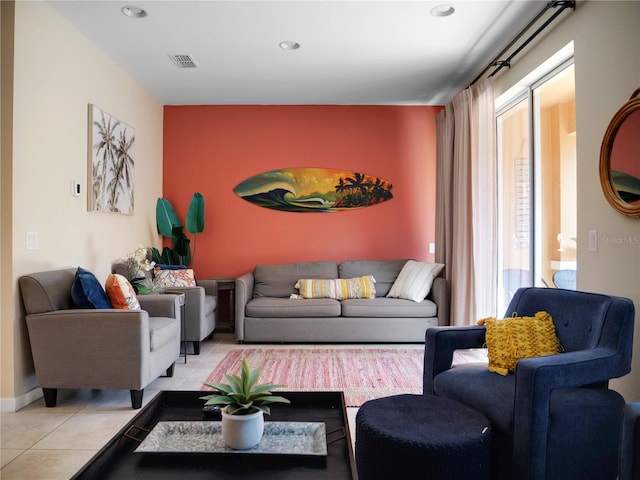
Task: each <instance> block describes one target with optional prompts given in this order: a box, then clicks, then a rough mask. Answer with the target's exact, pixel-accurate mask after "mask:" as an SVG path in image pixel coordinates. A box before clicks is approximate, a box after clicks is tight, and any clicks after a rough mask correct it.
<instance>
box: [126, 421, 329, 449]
mask: <svg viewBox="0 0 640 480" xmlns="http://www.w3.org/2000/svg"><path fill="white" fill-rule="evenodd" d="M135 453H215V454H252V455H255V454H266V455H307V456H325V457H326V456H327V435H326V428H325V424H324V423H321V422H265V423H264V435H263V436H262V440H260V443H259V444H258V445H257V446H255V447H253V448H251V449H249V450H233V449H232V448H229V447H228V446H227V445H226V444H225V443H224V440H223V439H222V427H221V422H158V424H157V425H156V426H155V427H154V428H153V430H151V432H150V433H149V435H147V437H146V438H145V439H144V440H143V441H142V443H141V444H140V445H139V446H138V448H136V450H135Z"/></svg>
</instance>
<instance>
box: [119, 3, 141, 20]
mask: <svg viewBox="0 0 640 480" xmlns="http://www.w3.org/2000/svg"><path fill="white" fill-rule="evenodd" d="M120 11H121V12H122V13H123V14H124V15H126V16H127V17H131V18H142V17H146V16H147V12H146V11H145V10H143V9H142V8H140V7H136V6H135V5H127V6H126V7H122V8H121V9H120Z"/></svg>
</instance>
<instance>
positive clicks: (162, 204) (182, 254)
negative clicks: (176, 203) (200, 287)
mask: <svg viewBox="0 0 640 480" xmlns="http://www.w3.org/2000/svg"><path fill="white" fill-rule="evenodd" d="M185 223H186V229H187V232H189V233H191V234H192V235H193V256H192V254H191V240H189V238H187V236H186V235H185V233H184V229H185V227H183V226H182V223H180V219H179V218H178V215H177V214H176V212H175V210H174V209H173V206H172V205H171V202H169V200H167V199H166V198H158V200H157V202H156V226H157V228H158V232H159V233H160V234H161V235H162V236H164V237H167V238H170V239H171V244H172V246H173V248H169V247H164V248H163V249H162V253H160V251H159V250H158V249H156V248H152V249H151V253H152V259H153V261H154V262H156V263H161V264H166V265H185V266H188V265H190V264H191V263H192V261H193V258H195V256H196V239H197V238H198V233H202V232H203V231H204V197H203V196H202V194H201V193H198V192H196V193H194V194H193V197H191V203H190V204H189V210H187V217H186V222H185Z"/></svg>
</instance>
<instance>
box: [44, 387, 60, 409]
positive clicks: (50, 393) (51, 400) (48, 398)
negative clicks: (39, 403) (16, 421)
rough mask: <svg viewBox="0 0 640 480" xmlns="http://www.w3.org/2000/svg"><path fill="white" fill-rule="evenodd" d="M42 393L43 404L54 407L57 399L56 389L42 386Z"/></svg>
mask: <svg viewBox="0 0 640 480" xmlns="http://www.w3.org/2000/svg"><path fill="white" fill-rule="evenodd" d="M42 393H43V395H44V404H45V405H46V406H47V407H55V406H56V402H57V401H58V389H57V388H43V389H42Z"/></svg>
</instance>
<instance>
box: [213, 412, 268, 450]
mask: <svg viewBox="0 0 640 480" xmlns="http://www.w3.org/2000/svg"><path fill="white" fill-rule="evenodd" d="M221 413H222V438H223V440H224V443H226V444H227V445H228V446H229V447H230V448H233V449H234V450H247V449H249V448H253V447H255V446H256V445H257V444H258V443H260V439H261V438H262V434H263V433H264V413H263V412H256V413H250V414H249V415H229V414H228V413H227V412H225V410H224V409H223V410H221Z"/></svg>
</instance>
